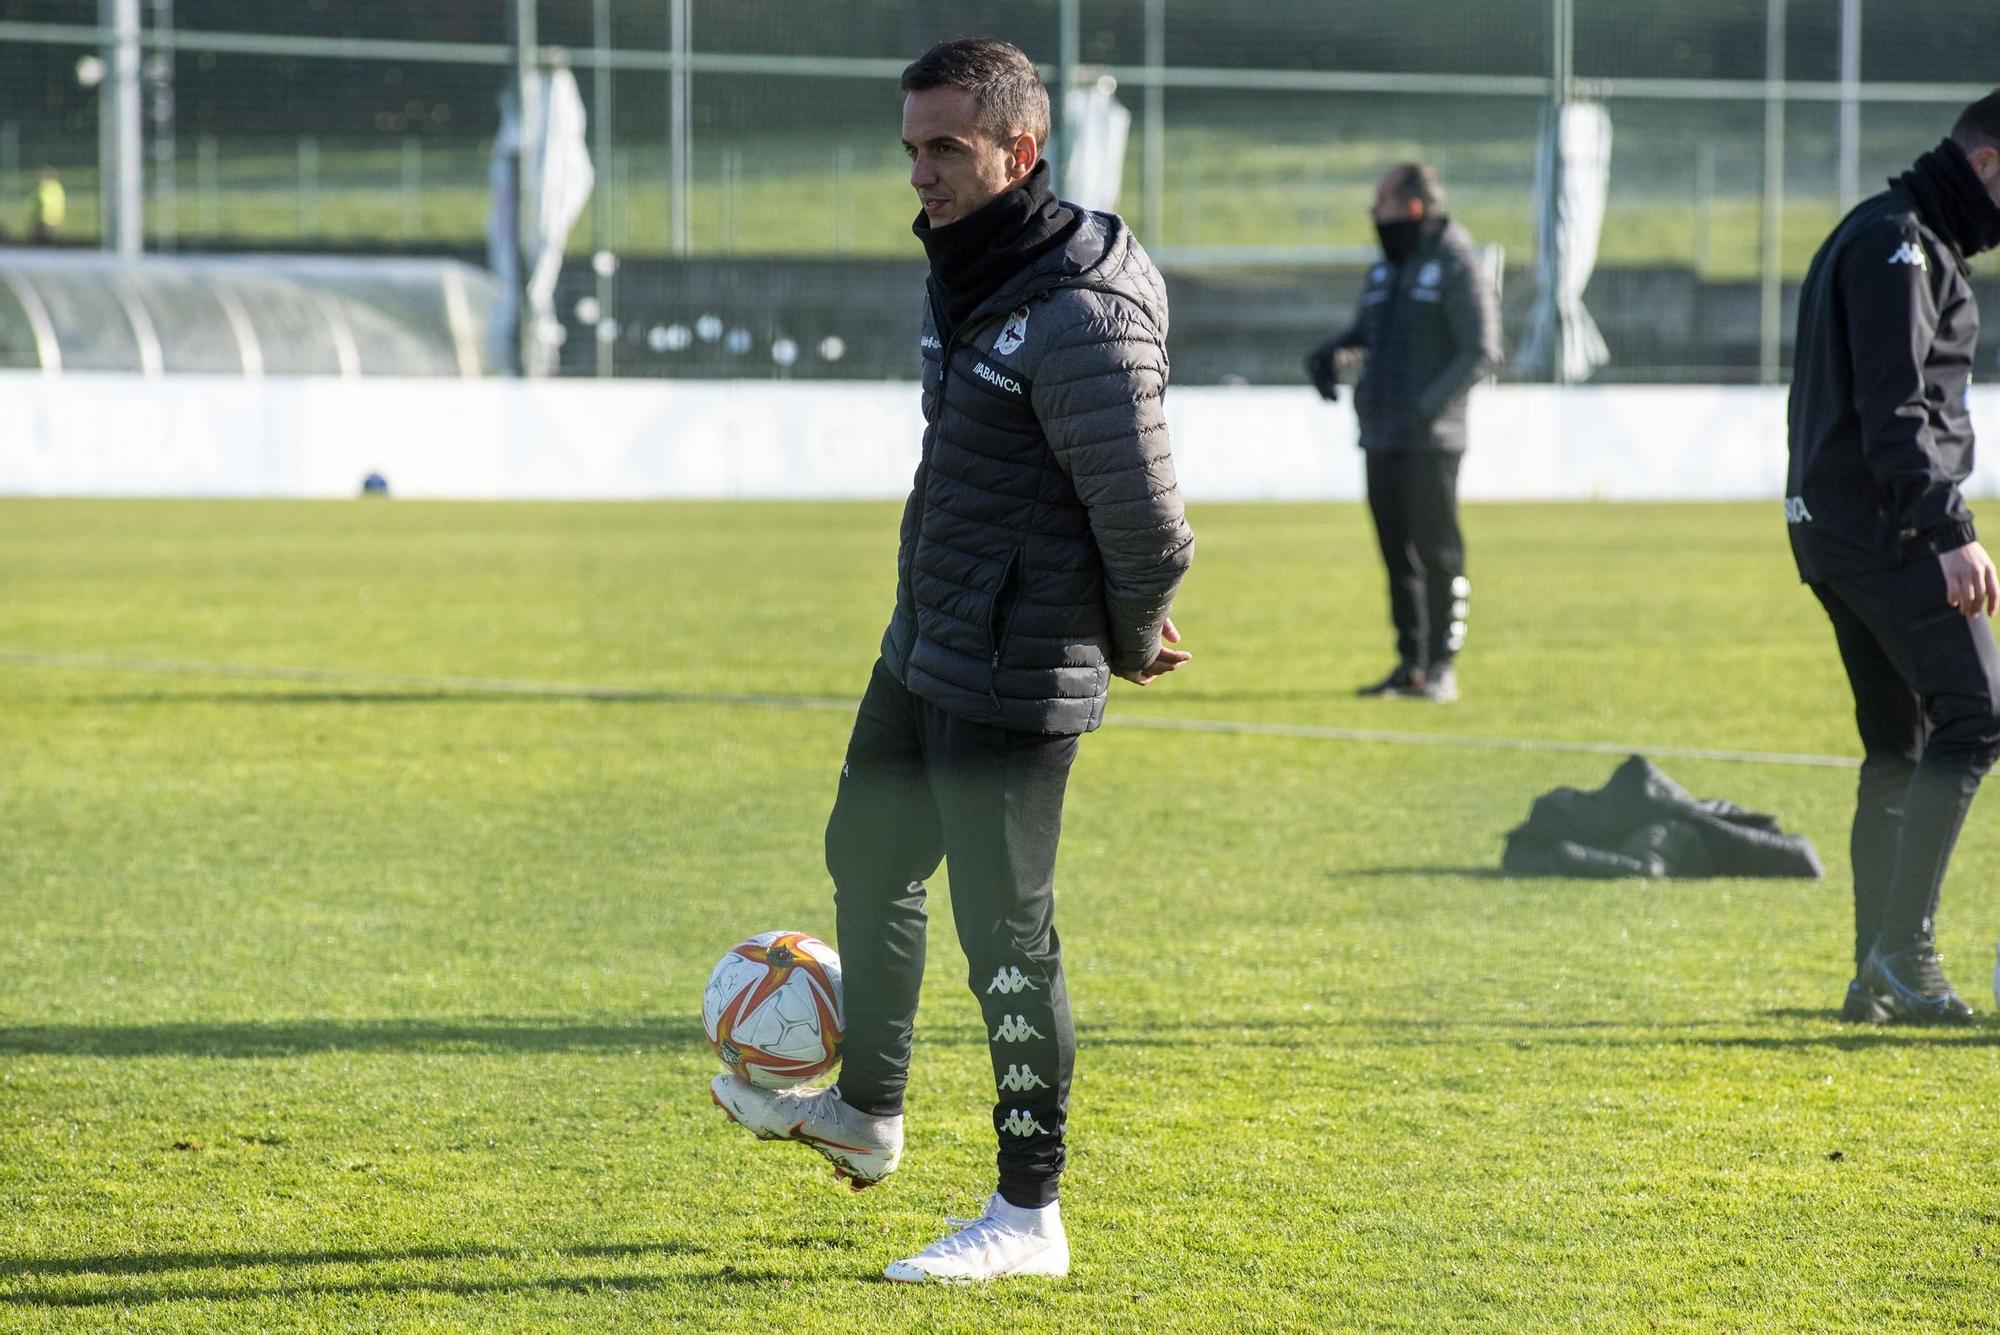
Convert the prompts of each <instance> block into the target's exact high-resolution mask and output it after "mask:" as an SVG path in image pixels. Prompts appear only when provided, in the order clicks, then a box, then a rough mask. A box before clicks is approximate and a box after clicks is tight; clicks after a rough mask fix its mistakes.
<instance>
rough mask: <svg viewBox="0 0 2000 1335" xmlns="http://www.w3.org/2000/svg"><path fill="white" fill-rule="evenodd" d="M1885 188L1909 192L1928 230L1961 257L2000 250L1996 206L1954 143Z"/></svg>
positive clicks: (1932, 153) (1933, 152)
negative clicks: (1927, 224) (1956, 249)
mask: <svg viewBox="0 0 2000 1335" xmlns="http://www.w3.org/2000/svg"><path fill="white" fill-rule="evenodd" d="M1889 184H1890V185H1900V186H1902V187H1903V189H1905V190H1907V191H1908V192H1909V194H1910V197H1911V198H1912V199H1914V200H1916V201H1917V208H1918V210H1919V211H1921V212H1922V213H1923V215H1924V221H1925V222H1926V223H1929V224H1930V228H1931V230H1932V231H1934V232H1936V233H1937V234H1938V235H1939V236H1941V237H1943V238H1944V239H1945V240H1946V241H1949V242H1950V243H1951V244H1952V245H1954V246H1956V247H1957V248H1958V253H1959V254H1961V255H1966V256H1972V255H1977V254H1978V253H1979V252H1980V251H1982V250H1991V249H1993V247H1995V246H2000V205H1996V204H1995V203H1994V202H1993V197H1992V196H1991V195H1988V194H1987V193H1986V187H1985V185H1984V184H1982V183H1981V182H1980V179H1979V174H1978V173H1977V172H1975V171H1973V170H1972V160H1971V159H1970V158H1968V157H1966V156H1965V150H1964V149H1962V148H1960V147H1959V146H1958V142H1957V141H1956V140H1953V139H1947V140H1945V141H1944V142H1943V143H1941V144H1939V145H1938V146H1937V147H1936V148H1934V149H1932V150H1931V151H1930V152H1928V153H1926V154H1924V155H1923V156H1922V157H1920V158H1918V159H1917V161H1916V165H1914V166H1913V167H1911V168H1910V169H1909V170H1908V171H1906V172H1904V173H1903V174H1902V175H1901V176H1899V177H1897V178H1895V179H1894V180H1892V181H1890V182H1889Z"/></svg>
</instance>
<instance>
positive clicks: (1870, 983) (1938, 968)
mask: <svg viewBox="0 0 2000 1335" xmlns="http://www.w3.org/2000/svg"><path fill="white" fill-rule="evenodd" d="M1860 981H1861V984H1862V986H1863V987H1866V988H1867V989H1868V990H1869V991H1870V992H1872V993H1874V994H1875V998H1876V1000H1878V1001H1879V1002H1881V1003H1882V1005H1883V1006H1884V1007H1885V1008H1886V1009H1887V1010H1888V1012H1889V1018H1891V1019H1894V1020H1909V1021H1911V1022H1912V1023H1915V1024H1969V1023H1971V1021H1972V1007H1970V1006H1968V1005H1966V1004H1965V999H1964V998H1963V997H1961V996H1959V995H1958V993H1957V992H1956V991H1954V990H1953V989H1952V985H1951V983H1950V981H1949V980H1947V979H1946V978H1945V976H1944V961H1943V960H1941V959H1939V958H1938V953H1937V947H1935V946H1933V945H1932V944H1931V943H1930V942H1928V941H1920V942H1918V943H1917V944H1916V945H1914V946H1910V947H1909V948H1907V949H1905V950H1899V951H1897V952H1896V953H1895V954H1893V955H1884V954H1883V953H1882V947H1880V946H1876V947H1875V948H1874V949H1873V950H1870V951H1869V952H1868V958H1867V959H1866V960H1865V961H1863V962H1862V965H1861V978H1860Z"/></svg>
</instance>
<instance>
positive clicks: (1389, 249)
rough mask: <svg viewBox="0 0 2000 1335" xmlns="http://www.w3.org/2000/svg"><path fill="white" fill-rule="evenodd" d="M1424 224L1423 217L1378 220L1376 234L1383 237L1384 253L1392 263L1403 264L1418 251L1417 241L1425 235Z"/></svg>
mask: <svg viewBox="0 0 2000 1335" xmlns="http://www.w3.org/2000/svg"><path fill="white" fill-rule="evenodd" d="M1423 229H1424V224H1423V220H1422V219H1421V218H1404V219H1402V220H1400V221H1398V222H1378V223H1376V224H1375V235H1376V236H1378V237H1380V238H1381V239H1382V255H1383V257H1384V258H1385V259H1387V260H1388V261H1389V263H1391V264H1401V263H1402V262H1403V261H1404V260H1406V259H1408V258H1410V256H1412V255H1414V254H1416V253H1417V242H1418V241H1419V240H1420V239H1421V238H1422V236H1423Z"/></svg>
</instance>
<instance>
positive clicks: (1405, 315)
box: [1308, 214, 1500, 454]
mask: <svg viewBox="0 0 2000 1335" xmlns="http://www.w3.org/2000/svg"><path fill="white" fill-rule="evenodd" d="M1422 237H1423V239H1422V241H1421V242H1420V243H1419V244H1418V246H1417V251H1416V253H1415V254H1414V255H1411V256H1410V257H1409V258H1408V259H1406V260H1404V261H1403V262H1402V263H1401V264H1392V263H1390V262H1389V261H1388V260H1386V259H1385V260H1381V261H1379V262H1377V263H1376V264H1375V265H1374V266H1373V267H1372V268H1370V269H1369V270H1368V281H1367V283H1366V285H1365V286H1364V287H1363V288H1362V290H1361V308H1360V310H1359V311H1358V312H1356V314H1355V317H1354V324H1353V325H1352V327H1350V328H1349V329H1348V330H1347V332H1346V333H1344V334H1340V335H1338V336H1336V337H1334V338H1330V339H1328V340H1327V341H1326V342H1325V343H1322V344H1320V346H1319V347H1317V348H1315V349H1314V350H1313V352H1312V353H1311V355H1310V356H1309V358H1308V360H1309V361H1321V360H1325V359H1329V358H1332V359H1337V360H1345V357H1344V356H1343V354H1347V355H1353V354H1355V353H1359V352H1365V353H1366V354H1367V363H1366V365H1365V367H1364V368H1363V370H1362V372H1361V381H1360V383H1359V384H1357V385H1356V386H1355V387H1354V413H1355V416H1356V417H1357V418H1359V419H1360V423H1361V448H1362V449H1363V450H1366V451H1367V452H1368V453H1370V454H1386V453H1391V452H1394V451H1397V450H1442V451H1445V452H1447V453H1451V454H1458V453H1462V452H1463V451H1464V449H1465V405H1466V399H1467V397H1468V396H1469V395H1470V394H1471V392H1472V387H1473V386H1474V385H1476V384H1478V383H1479V380H1480V378H1481V377H1482V376H1485V375H1487V374H1489V373H1490V372H1491V371H1492V370H1493V368H1494V367H1495V366H1498V365H1499V364H1500V304H1499V299H1498V297H1497V296H1496V295H1495V293H1494V291H1493V283H1492V280H1491V279H1489V278H1488V277H1487V275H1486V270H1485V267H1484V265H1482V264H1481V262H1480V259H1479V252H1478V251H1477V250H1476V249H1474V247H1473V243H1472V238H1471V237H1470V236H1468V235H1467V234H1466V231H1465V229H1464V228H1463V227H1460V226H1459V225H1458V224H1457V223H1455V222H1453V221H1451V219H1449V218H1447V217H1445V216H1444V215H1443V214H1439V215H1437V216H1436V217H1435V218H1433V219H1431V220H1430V221H1429V222H1427V223H1425V225H1424V228H1423V233H1422ZM1328 364H1329V365H1330V364H1331V363H1330V362H1329V363H1328Z"/></svg>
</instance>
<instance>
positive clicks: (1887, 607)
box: [1812, 558, 2000, 965]
mask: <svg viewBox="0 0 2000 1335" xmlns="http://www.w3.org/2000/svg"><path fill="white" fill-rule="evenodd" d="M1812 590H1813V592H1814V593H1815V594H1817V595H1818V596H1819V600H1820V602H1821V604H1823V605H1824V606H1825V608H1826V614H1827V616H1828V617H1830V618H1831V619H1832V621H1833V634H1834V638H1835V640H1836V641H1838V642H1839V645H1840V658H1841V662H1842V663H1843V664H1844V665H1845V666H1846V668H1847V679H1848V682H1849V683H1850V684H1851V685H1852V686H1853V688H1854V719H1855V722H1856V724H1857V725H1858V726H1859V728H1860V731H1861V746H1862V751H1863V759H1862V762H1861V782H1860V788H1859V793H1858V796H1857V799H1856V802H1855V810H1854V830H1853V834H1852V837H1851V839H1850V842H1849V852H1850V855H1851V858H1852V861H1853V864H1854V958H1855V962H1856V964H1857V965H1858V964H1859V963H1860V962H1861V960H1862V959H1863V958H1864V957H1865V956H1866V955H1867V953H1868V949H1869V947H1870V946H1872V945H1874V944H1876V943H1877V941H1878V940H1879V942H1880V944H1881V946H1882V949H1883V952H1884V953H1893V952H1895V951H1898V950H1902V949H1905V948H1907V947H1908V946H1911V945H1914V944H1917V943H1918V942H1928V941H1930V940H1931V939H1932V937H1933V931H1934V928H1933V920H1934V919H1935V918H1936V916H1937V907H1938V895H1939V892H1940V890H1941V889H1942V888H1943V885H1944V873H1945V867H1946V865H1947V864H1948V863H1949V862H1950V860H1951V850H1952V846H1953V845H1954V844H1955V843H1957V842H1958V832H1959V829H1960V827H1961V826H1963V825H1964V824H1965V813H1966V811H1967V809H1968V808H1970V807H1971V805H1972V797H1973V794H1974V793H1976V792H1977V791H1978V790H1979V781H1980V779H1981V778H1982V777H1984V776H1985V774H1986V771H1987V770H1988V769H1989V768H1991V767H1992V764H1993V760H1994V756H1995V755H1996V753H2000V650H1996V649H1995V647H1994V643H1993V631H1992V628H1991V626H1990V625H1989V624H1988V623H1987V621H1986V619H1985V618H1984V617H1979V618H1976V619H1968V618H1966V617H1964V616H1961V615H1960V614H1959V613H1958V611H1957V610H1956V609H1955V608H1953V607H1952V606H1950V604H1948V603H1947V602H1946V601H1945V597H1946V591H1945V581H1944V572H1943V571H1942V570H1941V569H1940V568H1939V566H1938V563H1937V561H1935V560H1933V559H1928V558H1927V559H1924V560H1920V561H1914V562H1911V563H1910V564H1908V565H1904V566H1900V567H1898V568H1896V569H1894V570H1885V571H1877V572H1870V573H1867V574H1862V575H1851V576H1843V577H1841V578H1838V579H1832V580H1828V581H1826V582H1824V583H1818V584H1814V585H1813V586H1812Z"/></svg>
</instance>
